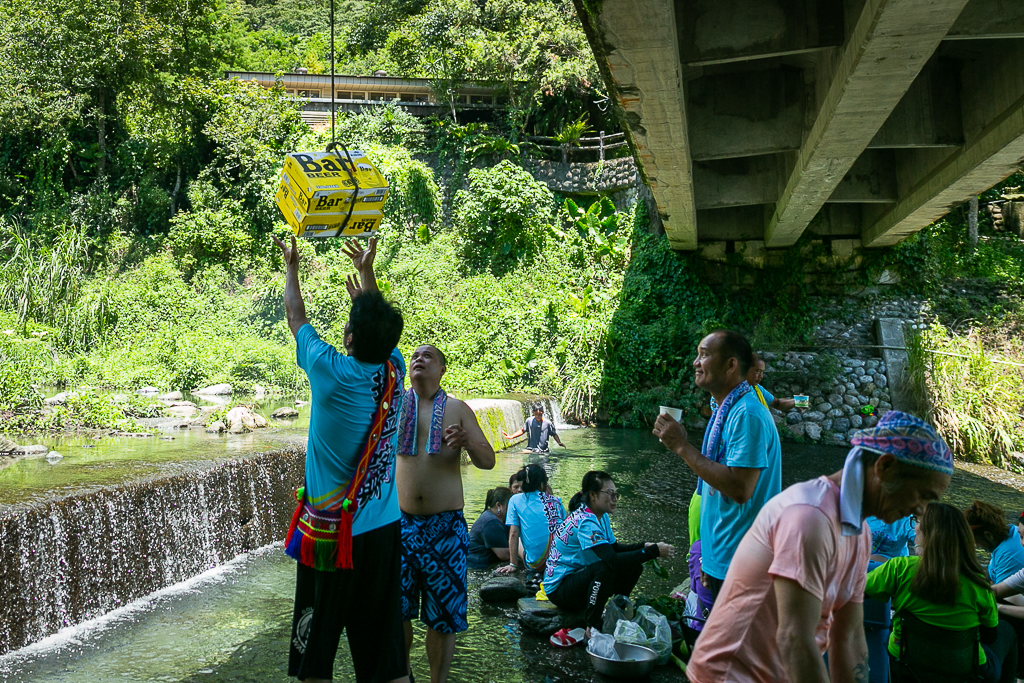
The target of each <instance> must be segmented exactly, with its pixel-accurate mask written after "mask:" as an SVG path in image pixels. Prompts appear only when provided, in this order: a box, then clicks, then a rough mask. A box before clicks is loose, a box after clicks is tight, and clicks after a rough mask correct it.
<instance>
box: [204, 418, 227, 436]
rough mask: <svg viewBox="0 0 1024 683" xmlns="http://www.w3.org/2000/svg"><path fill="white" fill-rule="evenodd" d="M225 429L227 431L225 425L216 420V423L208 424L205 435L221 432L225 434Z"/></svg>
mask: <svg viewBox="0 0 1024 683" xmlns="http://www.w3.org/2000/svg"><path fill="white" fill-rule="evenodd" d="M227 429H228V426H227V425H226V424H224V423H223V422H221V421H220V420H217V421H216V422H211V423H210V426H209V427H207V428H206V433H207V434H220V433H221V432H226V431H227Z"/></svg>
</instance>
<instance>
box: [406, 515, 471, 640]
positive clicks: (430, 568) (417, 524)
mask: <svg viewBox="0 0 1024 683" xmlns="http://www.w3.org/2000/svg"><path fill="white" fill-rule="evenodd" d="M468 554H469V531H468V529H467V527H466V518H465V517H464V516H463V515H462V510H449V511H447V512H439V513H437V514H436V515H410V514H406V513H405V512H403V513H402V619H403V620H404V621H410V620H412V619H415V618H416V617H419V619H420V621H422V622H423V623H424V624H426V625H427V626H428V627H429V628H432V629H434V630H435V631H437V632H438V633H461V632H462V631H465V630H466V628H467V627H468V624H467V623H466V604H467V597H466V561H467V557H468Z"/></svg>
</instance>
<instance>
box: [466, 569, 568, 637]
mask: <svg viewBox="0 0 1024 683" xmlns="http://www.w3.org/2000/svg"><path fill="white" fill-rule="evenodd" d="M535 592H536V591H531V590H530V589H529V588H527V587H526V584H524V583H523V582H522V581H520V580H519V579H517V578H516V577H514V576H496V577H494V578H493V579H488V580H487V581H484V582H483V584H482V585H481V586H480V599H481V600H483V601H484V602H511V601H512V600H518V599H519V598H525V597H528V596H530V595H533V593H535ZM556 630H557V629H556Z"/></svg>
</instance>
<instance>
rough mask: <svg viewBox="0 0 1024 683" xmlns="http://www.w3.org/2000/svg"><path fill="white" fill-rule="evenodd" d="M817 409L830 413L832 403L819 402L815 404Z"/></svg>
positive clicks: (820, 411)
mask: <svg viewBox="0 0 1024 683" xmlns="http://www.w3.org/2000/svg"><path fill="white" fill-rule="evenodd" d="M815 410H817V411H818V412H819V413H828V411H830V410H832V404H831V403H828V402H825V403H819V404H818V405H817V406H815Z"/></svg>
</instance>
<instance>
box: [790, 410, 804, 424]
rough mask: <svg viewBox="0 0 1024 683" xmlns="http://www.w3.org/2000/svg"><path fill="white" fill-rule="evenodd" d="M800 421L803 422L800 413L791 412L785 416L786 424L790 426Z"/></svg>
mask: <svg viewBox="0 0 1024 683" xmlns="http://www.w3.org/2000/svg"><path fill="white" fill-rule="evenodd" d="M808 419H810V418H808ZM801 421H803V417H801V415H800V413H798V412H796V411H793V412H792V413H790V414H788V415H786V422H788V423H789V424H791V425H795V424H797V423H799V422H801Z"/></svg>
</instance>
